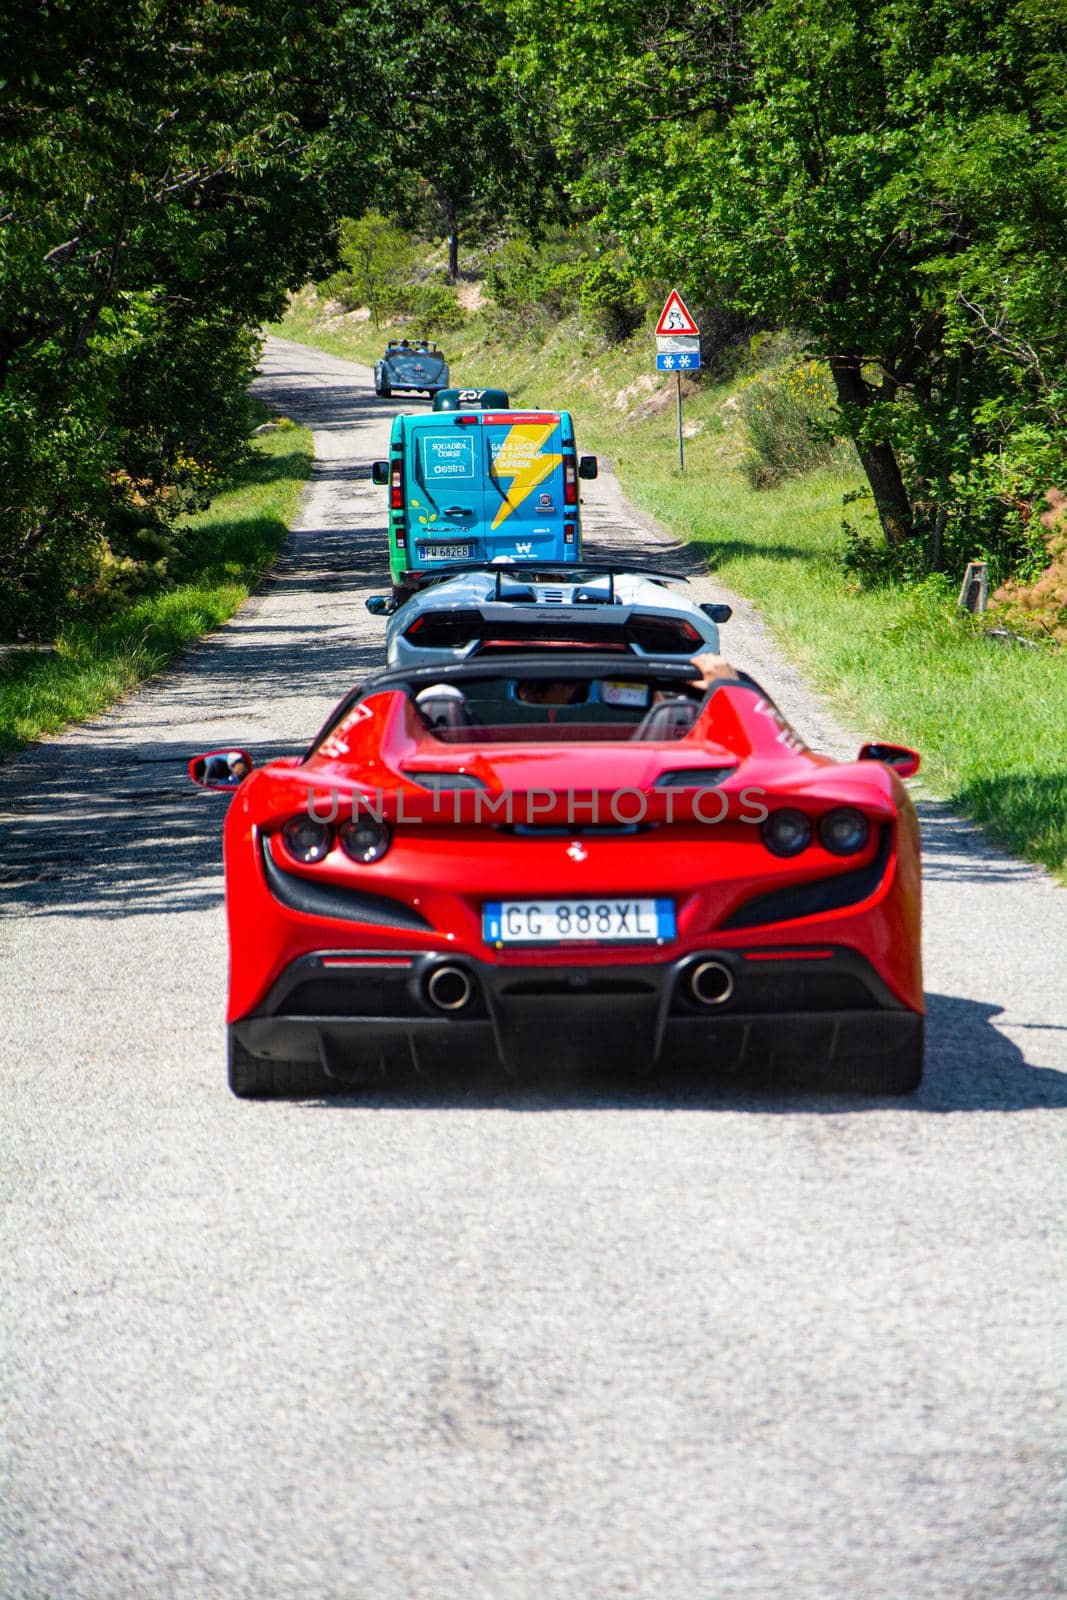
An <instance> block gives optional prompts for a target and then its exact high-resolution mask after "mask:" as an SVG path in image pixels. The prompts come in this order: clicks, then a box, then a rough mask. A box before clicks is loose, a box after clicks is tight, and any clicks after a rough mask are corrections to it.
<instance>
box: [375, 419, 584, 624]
mask: <svg viewBox="0 0 1067 1600" xmlns="http://www.w3.org/2000/svg"><path fill="white" fill-rule="evenodd" d="M501 399H503V400H504V405H505V407H506V404H507V401H506V396H504V395H503V392H502V391H501V390H477V389H473V390H472V389H461V390H458V391H455V392H453V391H450V390H446V391H444V393H442V394H440V395H438V396H437V397H436V399H435V402H434V410H433V411H432V412H430V413H429V414H426V413H423V414H420V415H417V416H400V417H395V418H394V419H393V431H392V436H391V438H390V441H389V460H388V461H375V462H374V464H373V467H372V477H373V480H374V482H375V483H381V484H388V486H389V569H390V572H391V575H392V580H393V589H394V591H395V592H396V593H398V594H400V593H403V592H406V591H407V590H408V588H409V587H410V584H409V583H407V582H405V577H404V575H405V573H410V572H419V571H423V570H430V569H432V568H433V567H435V566H449V567H454V566H459V565H463V564H465V563H468V562H469V563H470V564H471V565H477V564H478V563H481V562H486V561H494V560H507V561H515V562H521V561H541V562H548V561H551V562H559V561H574V562H577V561H578V560H579V559H580V557H581V550H582V531H581V517H580V509H579V498H578V479H579V478H595V477H596V474H597V463H596V457H595V456H582V457H581V459H579V457H578V455H577V453H576V449H575V443H574V423H573V421H572V420H571V415H570V412H569V411H512V410H509V409H505V408H504V407H501V406H500V405H499V402H500V400H501Z"/></svg>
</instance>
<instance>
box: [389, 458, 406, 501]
mask: <svg viewBox="0 0 1067 1600" xmlns="http://www.w3.org/2000/svg"><path fill="white" fill-rule="evenodd" d="M389 509H390V511H403V509H404V458H403V456H394V457H393V461H392V466H391V467H390V470H389Z"/></svg>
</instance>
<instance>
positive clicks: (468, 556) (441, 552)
mask: <svg viewBox="0 0 1067 1600" xmlns="http://www.w3.org/2000/svg"><path fill="white" fill-rule="evenodd" d="M419 554H420V555H421V556H422V559H423V560H424V561H473V560H474V546H473V545H472V544H422V545H420V546H419Z"/></svg>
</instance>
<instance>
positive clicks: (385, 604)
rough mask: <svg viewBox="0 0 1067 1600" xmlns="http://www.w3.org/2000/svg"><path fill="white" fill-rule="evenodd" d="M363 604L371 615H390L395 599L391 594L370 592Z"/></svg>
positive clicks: (394, 606) (393, 608)
mask: <svg viewBox="0 0 1067 1600" xmlns="http://www.w3.org/2000/svg"><path fill="white" fill-rule="evenodd" d="M363 604H364V605H365V606H366V608H367V610H368V611H369V612H370V614H371V616H372V617H391V616H392V614H393V612H394V611H395V610H396V601H395V600H394V599H393V597H392V595H391V594H370V595H368V596H367V598H366V600H364V602H363Z"/></svg>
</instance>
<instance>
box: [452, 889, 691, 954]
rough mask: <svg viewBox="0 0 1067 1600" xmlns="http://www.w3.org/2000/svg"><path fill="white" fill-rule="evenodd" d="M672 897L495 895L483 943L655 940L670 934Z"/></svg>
mask: <svg viewBox="0 0 1067 1600" xmlns="http://www.w3.org/2000/svg"><path fill="white" fill-rule="evenodd" d="M674 932H675V927H674V902H673V901H672V900H495V901H491V902H490V903H489V904H487V905H484V906H483V907H482V936H483V937H484V939H485V941H486V943H487V944H495V945H505V944H575V943H582V944H655V943H658V942H661V941H662V940H664V939H673V938H674Z"/></svg>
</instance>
